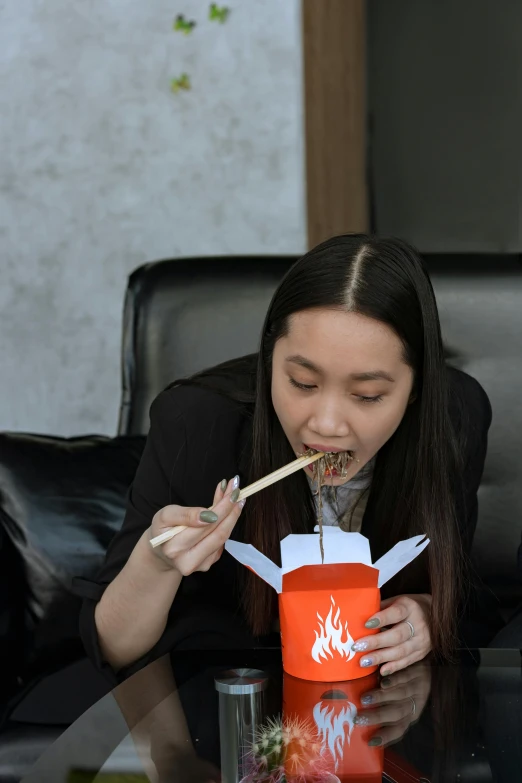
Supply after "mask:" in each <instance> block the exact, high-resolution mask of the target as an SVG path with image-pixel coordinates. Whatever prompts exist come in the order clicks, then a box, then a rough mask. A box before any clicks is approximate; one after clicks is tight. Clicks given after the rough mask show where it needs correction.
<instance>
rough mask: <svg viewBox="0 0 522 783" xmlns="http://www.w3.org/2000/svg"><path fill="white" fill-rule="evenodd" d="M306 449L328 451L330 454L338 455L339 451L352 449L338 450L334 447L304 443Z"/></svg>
mask: <svg viewBox="0 0 522 783" xmlns="http://www.w3.org/2000/svg"><path fill="white" fill-rule="evenodd" d="M303 445H304V446H306V448H307V449H315V451H330V452H332V454H339V452H341V451H352V449H339V448H337V447H336V446H325V445H324V444H320V443H304V444H303Z"/></svg>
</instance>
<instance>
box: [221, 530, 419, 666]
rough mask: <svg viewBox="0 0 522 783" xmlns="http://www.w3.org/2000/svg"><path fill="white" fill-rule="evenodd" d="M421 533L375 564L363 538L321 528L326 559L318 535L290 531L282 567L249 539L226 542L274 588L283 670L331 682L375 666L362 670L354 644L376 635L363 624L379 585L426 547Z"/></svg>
mask: <svg viewBox="0 0 522 783" xmlns="http://www.w3.org/2000/svg"><path fill="white" fill-rule="evenodd" d="M423 539H424V536H414V537H413V538H410V539H408V540H407V541H400V542H399V543H398V544H396V545H395V546H394V547H393V549H391V550H390V551H389V552H387V553H386V554H385V555H384V556H383V557H381V558H380V560H378V561H377V562H376V563H372V559H371V553H370V545H369V542H368V539H366V538H365V537H364V536H361V535H360V534H359V533H345V532H343V531H342V530H340V529H339V528H331V527H326V528H325V535H324V554H325V557H324V564H323V563H321V555H320V549H319V537H318V536H317V535H315V534H308V535H290V536H287V537H286V538H284V539H283V540H282V541H281V562H282V567H281V568H279V567H278V566H276V565H275V563H273V562H272V561H271V560H269V559H268V558H267V557H265V556H264V555H263V554H261V552H258V551H257V549H254V547H253V546H251V545H250V544H242V543H240V542H238V541H227V543H226V544H225V548H226V549H227V551H228V552H229V553H230V554H231V555H232V556H233V557H235V558H236V559H237V560H239V562H240V563H243V565H245V566H247V568H250V569H251V570H252V571H254V572H255V573H256V574H258V576H260V577H261V578H262V579H264V580H265V582H268V584H270V585H272V587H273V588H274V589H275V590H276V591H277V592H278V594H279V614H280V624H281V640H282V646H283V668H284V670H285V672H288V674H292V675H293V676H294V677H300V678H301V679H303V680H317V681H320V682H334V681H336V680H339V681H341V680H342V681H344V680H347V679H355V678H357V677H365V676H366V675H367V674H369V673H370V672H371V671H374V670H375V669H363V668H361V666H360V665H359V662H360V659H361V656H362V654H361V653H355V652H354V651H353V650H352V644H353V642H354V641H357V640H358V639H360V638H361V637H363V636H369V635H370V634H372V633H377V631H369V630H368V629H367V628H365V627H364V624H365V622H366V621H367V620H369V618H370V617H371V616H372V615H373V614H375V612H377V611H378V610H379V608H380V590H379V588H380V587H382V585H383V584H385V583H386V582H387V581H388V580H389V579H391V578H392V577H393V576H395V574H397V573H398V572H399V571H400V570H401V569H402V568H404V566H406V565H407V564H408V563H410V562H411V561H412V560H414V558H416V557H417V555H419V554H420V553H421V552H422V551H423V549H424V548H425V547H426V546H427V545H428V543H429V539H426V540H425V541H423V543H421V541H422V540H423Z"/></svg>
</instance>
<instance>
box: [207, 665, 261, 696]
mask: <svg viewBox="0 0 522 783" xmlns="http://www.w3.org/2000/svg"><path fill="white" fill-rule="evenodd" d="M214 683H215V686H216V690H217V691H219V692H220V693H228V694H233V695H236V696H244V695H246V694H250V693H259V692H260V691H263V690H264V689H265V688H266V686H267V683H268V675H267V674H265V672H262V671H261V670H260V669H228V671H224V672H222V673H221V674H220V675H219V677H215V678H214Z"/></svg>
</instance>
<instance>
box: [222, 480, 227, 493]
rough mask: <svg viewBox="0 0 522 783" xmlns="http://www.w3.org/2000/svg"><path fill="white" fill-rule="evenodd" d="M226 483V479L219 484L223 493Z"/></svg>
mask: <svg viewBox="0 0 522 783" xmlns="http://www.w3.org/2000/svg"><path fill="white" fill-rule="evenodd" d="M227 484H228V481H227V480H226V479H223V481H222V482H221V492H224V491H225V490H226V488H227Z"/></svg>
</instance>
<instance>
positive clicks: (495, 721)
mask: <svg viewBox="0 0 522 783" xmlns="http://www.w3.org/2000/svg"><path fill="white" fill-rule="evenodd" d="M521 663H522V657H521V653H520V651H518V650H490V649H488V650H477V651H466V652H461V653H459V660H458V661H457V662H456V663H454V664H446V665H437V664H435V663H431V662H423V663H419V664H416V665H414V666H412V667H410V668H409V669H406V670H404V671H402V672H399V673H397V674H394V675H392V676H391V677H389V678H385V679H384V680H382V679H381V678H380V677H379V675H378V674H374V675H369V676H365V677H361V678H359V679H356V680H350V681H344V682H335V683H332V682H309V681H305V680H299V679H297V678H295V677H292V676H290V675H288V674H286V673H285V672H283V670H282V665H281V652H280V650H279V649H268V650H267V649H264V650H233V651H212V652H209V651H206V652H188V651H187V652H184V653H176V654H172V655H171V656H166V657H164V658H162V659H160V660H158V661H156V662H155V663H153V664H151V665H150V666H148V667H146V668H145V669H143V670H141V671H140V672H138V673H137V674H136V675H134V676H133V677H131V678H129V679H128V680H126V681H125V682H124V683H122V684H121V685H119V686H118V687H117V688H116V689H115V690H113V691H112V692H111V693H109V694H108V695H106V696H105V697H104V698H102V699H101V700H100V701H98V702H97V703H96V704H95V705H94V706H93V707H91V708H90V709H89V710H87V712H85V713H84V714H83V715H82V716H81V717H80V718H79V719H78V720H77V721H76V722H75V723H74V724H73V725H72V726H71V727H70V728H68V729H67V730H66V731H65V732H64V733H63V734H62V735H61V736H60V737H59V739H58V740H57V741H56V742H55V743H54V744H53V745H52V746H51V747H50V748H49V749H48V750H47V751H46V752H45V753H44V754H43V755H42V757H41V758H40V759H39V761H38V762H37V763H36V765H35V766H34V767H33V769H32V770H31V772H30V774H29V775H27V776H26V777H25V778H24V781H28V783H29V782H30V783H45V782H46V781H53V783H62V781H63V783H87V781H89V783H91V781H92V782H94V783H130V782H131V781H132V782H133V783H142V782H143V783H146V781H148V780H150V781H158V783H167V781H168V782H169V783H185V782H186V783H210V781H216V783H218V781H222V782H223V783H240V782H241V783H261V782H262V781H263V782H264V781H267V783H308V781H310V783H337V782H338V781H340V782H341V783H344V782H345V781H351V782H352V783H357V782H359V781H361V782H362V781H365V783H372V782H375V783H377V782H379V783H380V782H381V781H396V782H397V783H414V782H415V781H417V782H418V783H423V782H425V781H429V782H430V783H435V782H437V783H439V781H440V782H441V783H451V781H455V782H456V783H457V782H458V783H467V782H468V781H470V782H471V781H473V783H482V782H484V783H485V781H495V782H496V781H506V783H516V781H519V780H522V666H521Z"/></svg>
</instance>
